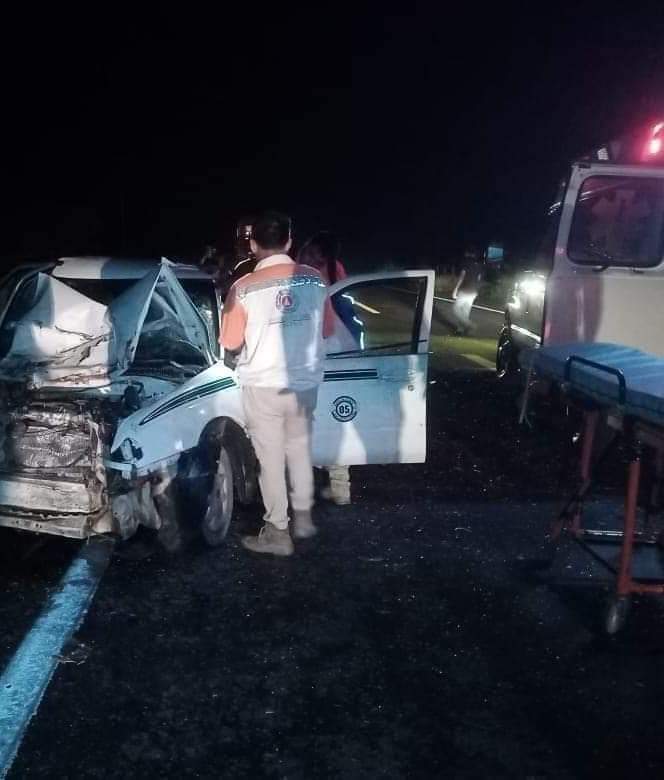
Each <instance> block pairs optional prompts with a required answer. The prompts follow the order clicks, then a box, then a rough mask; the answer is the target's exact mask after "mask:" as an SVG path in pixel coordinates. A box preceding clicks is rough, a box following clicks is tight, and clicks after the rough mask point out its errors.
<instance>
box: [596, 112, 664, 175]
mask: <svg viewBox="0 0 664 780" xmlns="http://www.w3.org/2000/svg"><path fill="white" fill-rule="evenodd" d="M581 161H582V162H600V163H602V162H604V163H614V164H617V165H639V164H641V165H644V164H645V165H656V166H661V165H664V122H656V123H655V124H653V125H650V126H645V127H644V126H643V125H642V126H641V128H640V129H639V130H635V131H632V132H630V133H627V134H625V135H623V136H621V137H620V138H616V139H615V140H613V141H610V142H609V143H606V144H604V145H603V146H600V147H599V148H595V149H593V150H592V151H591V152H589V153H588V154H586V155H584V156H583V157H582V158H581Z"/></svg>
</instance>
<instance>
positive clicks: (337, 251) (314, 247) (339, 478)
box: [297, 230, 355, 506]
mask: <svg viewBox="0 0 664 780" xmlns="http://www.w3.org/2000/svg"><path fill="white" fill-rule="evenodd" d="M340 256H341V244H340V242H339V239H338V238H337V237H336V236H335V235H334V233H332V232H330V231H329V230H321V231H319V232H318V233H316V234H314V235H313V236H312V237H311V238H310V239H308V240H307V241H306V242H305V243H304V245H303V246H302V248H301V249H300V251H299V253H298V256H297V259H298V262H299V263H303V264H304V265H310V266H312V267H313V268H316V269H317V270H318V271H320V274H321V276H322V277H323V279H325V281H326V282H327V284H329V285H332V284H334V283H335V282H338V281H341V280H342V279H345V278H346V277H347V276H348V274H347V273H346V269H345V268H344V265H343V263H342V262H341V259H340ZM344 303H345V304H346V306H345V308H344V306H343V304H344ZM337 307H338V308H335V313H336V315H337V316H338V317H339V318H340V319H341V320H342V322H344V324H345V325H346V327H347V328H348V331H349V334H350V335H352V336H355V333H354V332H353V331H354V329H355V323H354V322H353V316H354V312H353V308H352V304H350V303H349V302H346V301H342V303H341V306H340V305H339V303H338V302H337ZM346 346H347V347H348V348H349V349H353V348H354V347H355V344H353V343H349V344H347V345H346ZM325 471H326V472H327V475H328V484H327V485H324V486H323V488H322V489H321V491H320V495H321V497H322V498H324V499H325V500H327V501H332V502H333V503H334V504H337V505H338V506H343V505H346V504H350V471H349V468H348V466H328V467H327V468H326V469H325Z"/></svg>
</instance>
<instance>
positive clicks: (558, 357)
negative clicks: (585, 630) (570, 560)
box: [529, 343, 664, 634]
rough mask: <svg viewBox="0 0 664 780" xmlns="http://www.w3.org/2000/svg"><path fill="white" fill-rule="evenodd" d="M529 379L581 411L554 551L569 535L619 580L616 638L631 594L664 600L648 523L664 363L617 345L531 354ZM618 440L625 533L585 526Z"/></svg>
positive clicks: (653, 502)
mask: <svg viewBox="0 0 664 780" xmlns="http://www.w3.org/2000/svg"><path fill="white" fill-rule="evenodd" d="M529 374H530V375H529V379H532V377H533V376H537V377H539V378H545V379H548V380H550V381H552V382H553V383H555V384H556V385H558V386H559V387H560V388H561V389H562V391H563V393H564V395H565V400H566V402H567V403H569V404H572V405H574V406H576V407H577V408H579V409H580V410H581V413H582V417H583V430H582V439H581V442H580V444H581V454H580V458H579V479H578V485H577V488H576V490H575V491H574V494H573V495H572V496H571V497H570V499H569V500H568V501H567V503H566V505H565V506H564V508H563V510H562V511H561V512H560V514H559V515H558V517H557V518H556V519H555V520H554V522H553V524H552V528H551V542H552V543H553V546H554V550H555V549H556V548H557V544H558V541H559V539H560V537H561V536H562V534H564V533H567V534H569V535H571V536H572V538H574V539H575V540H576V541H577V542H579V543H580V544H581V545H582V546H583V547H584V548H585V549H586V550H587V551H588V552H589V553H591V554H592V555H593V557H594V558H596V559H597V560H598V561H600V562H601V563H602V564H603V565H605V566H606V567H607V568H608V569H609V570H611V571H613V573H614V574H615V575H616V586H615V592H614V594H613V596H612V599H611V601H610V604H609V608H608V610H607V614H606V630H607V632H609V633H611V634H613V633H615V632H617V631H618V630H620V628H621V627H622V626H623V624H624V622H625V619H626V617H627V613H628V611H629V606H630V600H631V596H632V594H634V593H656V594H664V548H663V547H662V545H661V544H660V541H661V540H660V537H659V536H658V534H657V532H656V530H655V528H654V525H653V524H652V523H651V522H650V520H651V518H652V516H653V513H654V511H656V510H657V509H659V504H660V489H661V485H662V480H663V477H664V359H662V358H659V357H656V356H654V355H650V354H647V353H645V352H641V351H640V350H637V349H632V348H630V347H625V346H621V345H616V344H603V343H574V344H563V345H556V346H549V347H542V348H540V349H538V350H537V351H536V352H534V353H533V354H532V356H531V362H530V367H529ZM617 442H620V444H621V449H622V450H623V452H624V453H625V455H626V458H625V460H626V464H627V478H626V486H625V498H624V510H623V513H622V529H621V530H620V529H619V530H607V529H604V528H602V529H589V528H584V527H583V505H584V500H585V499H586V498H587V497H588V496H589V494H590V492H591V489H592V486H593V476H594V473H595V471H596V469H597V468H598V466H599V464H600V463H601V461H602V460H603V459H604V457H605V456H606V454H607V453H608V452H609V451H610V450H611V448H612V447H613V445H615V444H616V443H617ZM644 464H647V466H648V468H647V474H646V473H645V471H646V470H645V469H644ZM646 476H647V477H648V479H645V477H646ZM646 494H647V495H646ZM640 507H642V510H641V509H640ZM616 553H617V555H616ZM635 561H636V565H635Z"/></svg>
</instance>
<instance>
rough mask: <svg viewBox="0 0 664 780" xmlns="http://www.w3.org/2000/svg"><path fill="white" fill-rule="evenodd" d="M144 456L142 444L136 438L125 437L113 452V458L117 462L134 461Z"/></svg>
mask: <svg viewBox="0 0 664 780" xmlns="http://www.w3.org/2000/svg"><path fill="white" fill-rule="evenodd" d="M142 457H143V450H142V449H141V446H140V444H139V443H138V442H137V441H135V440H134V439H125V440H124V441H123V442H122V443H121V444H120V446H119V447H117V448H116V449H115V450H113V452H112V453H111V460H113V461H115V462H116V463H133V462H134V461H136V460H140V459H141V458H142Z"/></svg>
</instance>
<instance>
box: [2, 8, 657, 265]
mask: <svg viewBox="0 0 664 780" xmlns="http://www.w3.org/2000/svg"><path fill="white" fill-rule="evenodd" d="M530 5H531V6H533V7H535V6H538V5H540V4H536V3H534V4H530ZM558 5H563V6H565V5H566V4H558ZM570 6H571V4H570ZM105 7H106V8H107V12H106V14H104V15H101V16H100V15H98V14H99V12H97V13H96V14H95V15H93V14H92V13H91V14H90V15H89V16H87V17H86V16H81V15H80V14H79V15H77V16H75V17H74V16H72V17H70V18H65V17H64V16H63V15H62V14H61V13H57V14H53V12H51V15H50V16H49V15H46V14H45V13H44V12H43V11H39V12H37V11H36V10H33V11H32V13H31V14H30V15H29V17H28V18H23V19H21V20H18V19H17V20H13V21H9V20H5V24H4V26H3V33H2V38H3V40H2V47H0V48H1V50H2V54H1V55H0V56H1V59H2V74H3V76H2V105H3V112H2V116H3V126H4V143H3V152H4V153H3V158H4V164H3V192H2V197H3V215H4V219H3V232H2V248H1V249H0V255H1V256H2V257H3V258H5V264H7V263H9V262H11V261H13V260H15V259H18V258H26V257H36V256H42V255H60V254H64V253H71V252H81V253H99V252H111V253H123V254H138V255H148V254H166V255H170V256H183V257H196V256H197V255H198V254H199V253H200V252H201V251H202V249H203V247H204V245H205V244H206V243H209V242H215V243H217V245H218V246H219V247H222V248H223V247H224V246H230V245H231V243H232V232H233V225H234V222H235V220H236V219H237V218H238V217H240V216H242V215H244V214H245V213H251V212H254V211H256V210H259V209H262V208H265V207H275V208H279V209H282V210H286V211H288V212H290V213H291V215H292V216H293V218H294V220H295V229H296V238H298V239H302V238H303V237H305V236H306V234H307V233H310V232H312V231H314V230H316V229H319V228H323V227H325V228H330V229H334V230H336V231H338V232H339V234H340V236H341V238H342V241H343V244H344V247H345V253H344V254H345V256H346V259H347V262H348V264H349V265H350V266H351V267H353V266H355V267H358V268H359V267H372V266H373V267H379V266H380V265H382V264H384V263H387V262H396V263H399V264H406V265H408V264H411V263H430V262H431V263H438V262H441V261H443V260H444V259H446V258H448V257H449V256H451V255H452V254H453V253H454V252H455V251H457V250H458V249H459V247H461V246H463V245H464V243H467V242H471V241H472V242H485V241H487V240H489V239H498V240H502V241H504V242H505V243H506V245H507V246H508V248H511V249H512V250H513V251H514V252H515V253H518V252H523V251H525V248H527V247H528V246H529V245H530V244H531V243H532V242H533V240H534V237H535V236H536V234H537V231H538V229H539V226H540V224H541V218H542V215H543V213H544V211H545V209H546V206H547V205H548V203H549V202H550V201H551V199H552V198H553V196H554V194H555V191H556V184H557V181H558V180H559V178H560V177H561V176H562V175H563V174H564V173H565V170H566V165H567V162H568V161H569V160H570V159H571V158H572V157H573V156H574V155H576V154H578V153H581V152H583V151H585V150H586V149H587V148H589V147H591V146H592V145H594V144H595V143H600V142H602V141H604V140H606V139H607V138H609V137H611V136H613V135H616V134H618V133H620V132H621V131H622V130H623V129H625V128H628V127H631V126H633V125H634V124H635V123H638V122H641V121H646V120H650V119H652V118H653V117H658V116H664V13H662V10H661V4H659V3H653V4H639V3H632V4H624V5H623V6H622V7H623V8H627V9H628V10H627V11H623V12H621V13H617V12H615V13H614V12H612V11H611V4H603V5H601V6H600V5H594V6H593V8H592V9H590V7H588V9H587V10H585V11H584V10H579V8H575V9H573V10H569V11H565V10H561V9H560V8H552V9H549V10H548V11H547V12H546V13H544V12H542V11H541V10H537V11H531V12H529V11H526V10H524V9H525V8H527V7H529V6H527V5H526V4H523V8H522V9H521V10H520V11H519V12H511V11H510V10H509V7H508V6H507V5H503V4H500V8H499V9H498V10H496V11H493V12H490V11H487V10H485V9H483V8H482V6H481V5H480V4H468V12H467V16H466V17H465V18H464V17H462V16H459V15H458V12H457V13H456V14H455V13H453V12H452V11H451V10H449V9H447V10H446V9H445V8H444V7H443V6H442V5H438V4H436V5H435V6H434V5H433V4H431V5H429V4H413V5H411V6H409V7H408V10H405V9H406V4H403V7H402V10H401V11H399V10H397V9H398V6H390V5H389V4H382V5H380V6H378V5H375V6H369V5H367V4H362V3H356V4H355V5H349V6H344V5H342V4H326V5H324V6H320V7H317V8H314V7H311V8H310V10H308V11H304V12H303V11H301V10H298V9H297V8H296V7H295V6H282V7H279V5H278V4H274V5H273V6H272V8H273V10H272V11H271V12H269V13H268V12H266V11H264V10H263V9H262V7H261V6H260V5H259V4H252V5H248V4H247V5H245V6H242V9H241V10H236V11H233V12H231V11H226V10H224V11H223V12H222V13H221V15H215V16H210V17H205V16H199V17H196V18H194V17H193V16H188V17H183V16H182V13H183V11H182V9H180V11H179V12H159V13H156V12H155V13H154V14H153V15H152V16H150V17H149V18H139V17H137V16H136V15H135V12H133V13H131V14H130V13H128V12H126V11H122V10H121V8H120V6H115V5H108V6H105ZM391 8H392V9H393V10H390V9H391Z"/></svg>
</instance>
